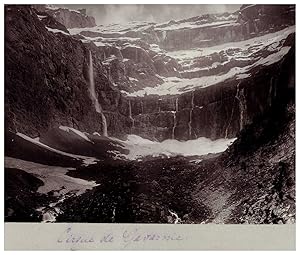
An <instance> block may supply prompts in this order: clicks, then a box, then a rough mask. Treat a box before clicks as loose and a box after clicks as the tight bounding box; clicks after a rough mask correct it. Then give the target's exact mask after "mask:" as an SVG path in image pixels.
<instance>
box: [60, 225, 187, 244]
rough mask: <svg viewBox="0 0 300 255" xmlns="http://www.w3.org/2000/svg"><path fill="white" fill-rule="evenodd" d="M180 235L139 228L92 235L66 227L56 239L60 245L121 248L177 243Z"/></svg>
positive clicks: (91, 233)
mask: <svg viewBox="0 0 300 255" xmlns="http://www.w3.org/2000/svg"><path fill="white" fill-rule="evenodd" d="M184 239H185V237H184V236H183V235H182V234H179V233H176V232H163V231H149V230H143V228H141V227H136V228H130V229H124V230H122V229H120V230H118V231H116V230H115V231H106V232H103V233H93V231H83V230H75V229H73V228H72V227H67V228H66V229H65V231H63V232H62V233H61V234H60V235H59V237H58V239H57V243H60V244H70V245H75V244H86V245H88V244H91V245H95V244H96V245H109V244H118V245H120V244H121V245H122V246H123V247H127V246H129V245H134V244H140V243H150V242H158V241H162V242H178V241H182V240H184Z"/></svg>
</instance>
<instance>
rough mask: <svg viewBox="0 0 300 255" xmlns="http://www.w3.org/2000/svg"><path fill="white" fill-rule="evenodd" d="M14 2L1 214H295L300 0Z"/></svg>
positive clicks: (214, 219) (239, 219)
mask: <svg viewBox="0 0 300 255" xmlns="http://www.w3.org/2000/svg"><path fill="white" fill-rule="evenodd" d="M4 9H5V36H4V39H5V66H4V67H5V179H4V181H5V222H30V223H34V222H35V223H49V224H51V223H53V224H54V225H55V224H56V223H159V224H294V223H295V5H268V4H266V5H257V4H240V5H238V4H235V5H208V4H205V5H177V4H175V5H145V4H144V5H109V4H107V5H84V4H82V5H51V4H41V5H5V6H4Z"/></svg>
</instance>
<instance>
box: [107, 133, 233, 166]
mask: <svg viewBox="0 0 300 255" xmlns="http://www.w3.org/2000/svg"><path fill="white" fill-rule="evenodd" d="M112 139H114V140H116V141H118V142H119V143H121V144H122V145H123V146H124V148H125V149H127V150H129V154H127V155H124V154H119V156H120V157H124V158H127V159H129V160H136V159H141V158H143V157H145V156H152V157H158V156H161V155H165V156H168V157H171V156H176V155H182V156H201V155H206V154H209V153H219V152H223V151H225V150H226V149H227V148H228V146H229V145H230V144H232V143H233V142H234V141H235V139H236V138H233V139H218V140H215V141H212V140H210V139H209V138H205V137H200V138H198V139H194V140H188V141H178V140H173V139H172V140H171V139H169V140H165V141H163V142H156V141H151V140H148V139H145V138H142V137H140V136H137V135H128V137H127V140H126V141H123V140H119V139H117V138H112Z"/></svg>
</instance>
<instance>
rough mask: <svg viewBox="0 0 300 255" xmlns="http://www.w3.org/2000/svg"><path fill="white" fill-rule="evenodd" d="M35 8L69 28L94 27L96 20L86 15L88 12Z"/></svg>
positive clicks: (82, 10) (37, 6)
mask: <svg viewBox="0 0 300 255" xmlns="http://www.w3.org/2000/svg"><path fill="white" fill-rule="evenodd" d="M34 8H36V9H37V10H40V11H44V12H46V13H48V14H49V15H50V16H52V17H53V18H55V19H56V20H57V21H58V22H60V23H61V24H63V25H64V26H66V27H67V28H78V27H94V26H96V22H95V18H94V17H91V16H88V15H86V10H85V9H81V10H70V9H67V8H59V7H48V6H43V5H34Z"/></svg>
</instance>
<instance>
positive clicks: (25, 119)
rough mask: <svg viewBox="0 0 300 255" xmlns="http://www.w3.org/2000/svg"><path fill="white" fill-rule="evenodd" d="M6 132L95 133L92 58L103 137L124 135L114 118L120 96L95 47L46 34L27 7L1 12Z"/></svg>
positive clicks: (123, 123)
mask: <svg viewBox="0 0 300 255" xmlns="http://www.w3.org/2000/svg"><path fill="white" fill-rule="evenodd" d="M5 13H6V16H5V22H6V30H5V110H6V112H5V120H6V121H5V123H6V129H7V130H9V131H12V132H22V133H25V134H28V135H30V136H32V137H36V136H39V135H40V134H41V133H43V132H46V131H47V130H49V129H51V128H52V127H57V126H59V125H66V126H71V127H74V128H77V129H80V130H84V131H88V132H95V131H98V132H101V130H102V125H101V116H100V114H98V113H97V112H96V111H95V107H94V105H93V103H92V100H91V99H90V96H89V92H88V86H89V80H88V63H89V60H88V56H89V50H91V51H92V53H93V58H94V74H95V85H96V92H97V94H98V97H99V102H100V104H101V105H102V108H103V109H104V111H105V112H106V111H108V112H107V113H106V115H107V119H108V129H109V134H112V133H113V134H120V135H122V134H125V133H126V132H127V129H126V118H127V117H126V116H124V115H122V114H120V113H119V112H118V108H120V109H122V107H119V103H120V102H121V101H120V92H119V91H118V90H116V89H115V88H114V87H113V85H112V84H111V82H110V81H109V79H108V75H107V72H106V69H105V68H104V66H103V65H102V64H101V58H102V55H101V52H100V51H99V49H98V48H97V47H96V46H95V45H92V44H91V45H84V44H83V43H82V42H81V41H80V40H76V39H74V38H72V37H70V36H68V35H64V34H62V33H52V32H50V31H48V30H47V29H46V28H45V25H44V24H43V23H42V22H41V21H40V20H39V19H38V17H37V15H36V14H35V10H34V9H32V8H30V7H28V6H18V7H15V6H6V7H5Z"/></svg>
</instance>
